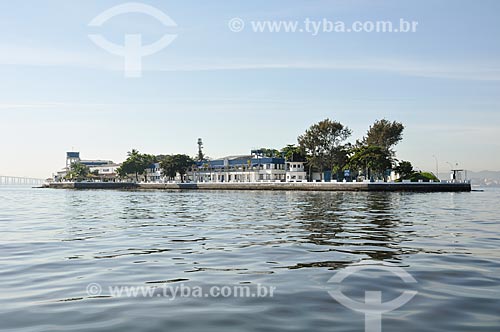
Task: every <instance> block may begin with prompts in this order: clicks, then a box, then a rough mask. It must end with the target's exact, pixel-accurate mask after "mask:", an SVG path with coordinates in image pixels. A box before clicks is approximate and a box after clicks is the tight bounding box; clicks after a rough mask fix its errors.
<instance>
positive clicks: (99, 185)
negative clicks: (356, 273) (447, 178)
mask: <svg viewBox="0 0 500 332" xmlns="http://www.w3.org/2000/svg"><path fill="white" fill-rule="evenodd" d="M46 188H52V189H103V190H120V189H129V190H266V191H393V192H394V191H396V192H397V191H410V192H470V191H471V185H470V183H444V182H246V183H245V182H241V183H239V182H221V183H208V182H205V183H203V182H201V183H133V182H54V183H50V184H48V185H47V186H46Z"/></svg>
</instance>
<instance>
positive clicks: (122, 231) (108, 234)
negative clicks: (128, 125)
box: [0, 188, 500, 332]
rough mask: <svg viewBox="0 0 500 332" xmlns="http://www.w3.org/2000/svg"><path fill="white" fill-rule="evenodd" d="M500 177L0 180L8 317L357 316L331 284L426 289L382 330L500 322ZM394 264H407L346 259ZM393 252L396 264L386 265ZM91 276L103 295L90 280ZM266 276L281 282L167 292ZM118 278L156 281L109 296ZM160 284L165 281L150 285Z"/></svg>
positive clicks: (0, 272)
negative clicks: (372, 182)
mask: <svg viewBox="0 0 500 332" xmlns="http://www.w3.org/2000/svg"><path fill="white" fill-rule="evenodd" d="M499 211H500V191H494V190H489V191H485V192H472V193H431V194H421V193H305V192H304V193H300V192H222V191H221V192H126V191H65V190H48V189H47V190H42V189H28V188H0V266H1V268H0V329H1V330H2V331H67V330H71V331H100V330H106V331H163V330H168V331H363V330H364V315H363V314H362V313H359V312H355V311H352V310H350V309H348V308H346V307H344V306H342V305H341V304H339V303H338V302H337V301H336V300H335V299H333V298H332V297H331V296H330V294H329V293H328V291H330V290H334V289H339V287H340V289H341V291H342V292H343V293H344V294H346V296H349V297H350V298H352V299H354V300H357V301H359V302H362V301H364V296H365V291H370V290H371V291H377V290H378V291H382V294H383V301H384V302H385V301H389V300H391V299H393V298H396V297H398V296H399V295H400V294H401V293H402V292H403V291H405V290H413V291H417V292H418V293H417V295H416V296H415V297H414V298H413V299H412V300H411V301H410V302H408V303H407V304H405V305H404V306H402V307H400V308H398V309H396V310H394V311H392V312H389V313H387V314H384V315H383V321H382V330H383V331H405V332H406V331H499V330H500V253H499V247H500V240H499V239H500V222H499ZM373 261H377V262H379V264H383V263H386V264H388V263H392V265H397V266H398V267H401V268H402V269H403V270H404V271H405V272H407V273H409V274H410V275H411V276H413V277H414V278H415V279H416V281H417V283H414V284H408V283H405V282H403V281H402V280H401V279H399V278H397V277H396V276H394V275H392V274H390V273H383V272H381V271H370V270H367V271H365V272H362V273H357V274H353V275H351V276H350V277H349V278H347V279H345V280H344V281H343V282H342V284H341V285H338V284H332V283H329V282H328V280H329V279H330V278H331V277H333V276H334V275H335V274H336V273H338V272H339V271H343V270H345V269H349V266H350V265H351V264H353V263H361V264H364V263H370V264H373ZM392 265H391V266H392ZM91 283H97V284H99V286H100V287H101V289H102V292H101V293H99V294H98V295H95V294H94V293H93V292H88V291H87V286H88V285H89V284H91ZM166 285H168V287H177V286H178V287H180V286H181V285H183V286H186V287H191V288H194V287H199V288H202V289H203V290H204V291H205V290H208V289H210V287H212V286H218V287H222V286H225V285H229V286H231V285H246V286H248V287H249V288H251V289H252V291H254V290H255V289H256V287H257V285H261V286H264V287H276V289H275V291H274V294H273V296H272V297H271V296H267V297H251V296H240V297H234V296H232V297H227V298H226V297H221V296H218V297H217V296H209V297H199V296H184V297H177V298H175V299H173V298H172V296H171V294H170V296H169V294H168V293H160V290H162V289H165V287H167V286H166ZM110 286H113V287H114V286H127V287H133V286H143V287H144V286H147V287H150V288H152V287H156V288H153V289H154V290H155V293H154V296H137V297H128V296H111V295H110V292H109V287H110ZM156 290H157V291H156Z"/></svg>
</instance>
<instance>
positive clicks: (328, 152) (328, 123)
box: [297, 119, 351, 171]
mask: <svg viewBox="0 0 500 332" xmlns="http://www.w3.org/2000/svg"><path fill="white" fill-rule="evenodd" d="M349 136H351V130H350V129H349V128H347V127H346V126H344V125H343V124H341V123H340V122H337V121H332V120H330V119H325V120H323V121H320V122H318V123H316V124H313V125H312V126H311V127H309V129H307V130H306V132H305V133H304V134H303V135H300V136H299V137H298V138H297V140H298V143H299V146H300V148H301V150H302V151H304V152H305V153H306V154H307V161H308V163H309V165H310V167H315V168H316V169H318V170H319V171H323V170H332V169H334V167H335V166H339V165H341V164H342V163H343V162H345V160H346V158H347V151H348V148H347V146H346V145H345V144H343V142H344V141H345V140H346V139H347V138H348V137H349Z"/></svg>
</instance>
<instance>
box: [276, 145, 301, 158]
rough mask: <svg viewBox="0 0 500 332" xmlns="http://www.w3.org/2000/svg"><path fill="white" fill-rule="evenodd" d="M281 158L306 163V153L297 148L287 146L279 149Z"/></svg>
mask: <svg viewBox="0 0 500 332" xmlns="http://www.w3.org/2000/svg"><path fill="white" fill-rule="evenodd" d="M281 156H283V158H285V159H286V160H287V161H306V153H305V152H304V150H302V149H301V148H300V147H299V146H296V145H294V144H288V145H287V146H285V147H284V148H283V149H281Z"/></svg>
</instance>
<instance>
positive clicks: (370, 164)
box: [348, 146, 392, 178]
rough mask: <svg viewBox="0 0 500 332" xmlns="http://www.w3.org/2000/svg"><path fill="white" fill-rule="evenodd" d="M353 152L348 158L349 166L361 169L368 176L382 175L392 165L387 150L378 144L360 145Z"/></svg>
mask: <svg viewBox="0 0 500 332" xmlns="http://www.w3.org/2000/svg"><path fill="white" fill-rule="evenodd" d="M353 153H354V154H353V155H352V156H351V158H350V159H349V163H348V165H349V167H350V168H352V169H356V170H363V171H364V173H365V176H367V177H369V178H371V177H372V176H373V175H375V176H377V177H383V174H384V172H385V170H386V169H389V168H391V167H392V161H391V155H390V153H389V151H387V150H386V149H384V148H382V147H380V146H360V147H357V148H355V149H354V150H353Z"/></svg>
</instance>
